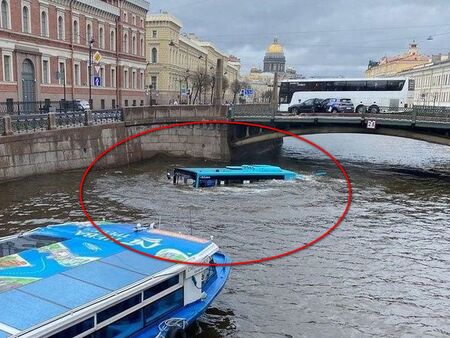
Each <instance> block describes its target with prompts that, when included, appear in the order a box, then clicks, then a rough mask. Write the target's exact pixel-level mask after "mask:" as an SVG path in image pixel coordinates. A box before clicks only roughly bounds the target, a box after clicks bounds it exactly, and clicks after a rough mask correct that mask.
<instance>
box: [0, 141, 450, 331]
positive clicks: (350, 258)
mask: <svg viewBox="0 0 450 338" xmlns="http://www.w3.org/2000/svg"><path fill="white" fill-rule="evenodd" d="M308 138H309V139H311V140H312V141H315V142H317V143H318V144H320V145H321V146H323V147H325V149H327V150H328V151H329V152H330V153H332V154H333V155H335V156H336V157H337V158H338V159H339V160H340V161H341V162H342V164H343V165H344V167H345V168H346V170H347V171H348V173H349V175H350V178H351V181H352V184H353V190H354V198H353V203H352V205H351V209H350V212H349V214H348V216H347V217H346V219H345V220H344V222H343V223H342V224H341V226H340V227H339V228H338V229H337V230H336V231H334V232H333V233H332V234H331V235H330V236H328V237H327V238H325V239H324V240H323V241H321V242H319V243H318V244H316V245H315V246H313V247H311V248H309V249H307V250H305V251H301V252H299V253H297V254H294V255H292V256H289V257H287V258H283V259H280V260H276V261H272V262H269V263H265V264H259V265H253V266H243V267H237V268H233V269H232V274H231V277H230V279H229V281H228V283H227V285H226V287H225V289H224V290H223V292H222V293H221V295H220V296H219V297H218V298H217V299H216V301H215V302H214V304H213V306H212V307H211V308H210V309H209V310H208V311H207V313H206V314H205V315H204V316H202V317H201V319H200V321H198V323H197V324H196V325H194V326H193V327H192V328H191V329H190V332H189V334H190V336H192V337H197V338H206V337H208V338H209V337H211V338H214V337H351V336H353V337H362V336H393V337H398V336H450V147H444V146H439V145H433V144H428V143H424V142H418V141H412V140H406V139H400V138H391V137H382V136H370V135H347V134H341V135H316V136H309V137H308ZM246 162H247V163H272V164H277V165H280V166H282V167H284V168H287V169H291V170H294V171H296V172H298V173H300V174H302V175H303V178H302V179H299V180H297V181H295V182H276V181H271V182H264V183H257V184H251V185H245V186H237V187H222V188H213V189H207V190H201V189H199V190H194V189H192V188H185V187H177V186H173V185H171V184H170V182H168V181H167V179H166V177H165V176H166V173H167V171H169V170H171V169H173V168H174V167H176V166H199V165H201V166H210V165H219V166H223V165H224V163H213V162H206V161H199V160H192V159H183V158H167V157H157V158H154V159H152V160H149V161H146V162H144V163H139V164H135V165H132V166H128V167H121V168H115V169H110V170H106V171H100V170H99V171H96V172H94V173H93V174H92V175H90V176H89V182H88V183H87V185H86V193H85V194H86V204H87V207H88V210H89V211H90V213H91V215H92V216H93V217H94V218H96V219H102V218H105V219H107V220H111V221H128V222H141V223H149V222H154V221H159V220H160V222H161V226H162V228H164V229H167V230H176V231H184V232H192V233H193V234H194V235H196V236H204V237H207V238H208V237H209V236H210V235H212V236H214V241H215V242H216V243H217V244H218V245H219V246H220V247H221V248H222V250H223V251H224V252H226V253H227V254H228V255H230V256H231V257H232V259H233V260H234V261H238V260H249V259H256V258H262V257H265V256H272V255H275V254H277V253H281V252H283V251H287V250H291V249H294V248H296V247H298V246H300V245H301V244H304V243H306V242H309V241H310V240H312V239H313V238H315V237H317V236H318V235H320V234H321V233H322V232H324V231H325V230H326V229H327V228H328V227H330V226H331V225H332V224H333V223H334V222H335V221H336V219H337V218H338V217H339V215H340V213H341V212H342V211H343V209H344V206H345V203H346V199H347V188H346V183H345V180H344V179H343V176H342V174H341V173H340V172H339V171H338V170H337V169H336V168H335V167H334V165H333V164H332V163H331V162H330V161H328V160H327V159H326V158H325V156H324V155H323V154H321V153H319V152H318V151H317V150H315V149H313V148H312V147H310V146H308V145H306V144H304V143H302V142H300V141H298V140H295V139H286V140H285V142H284V146H283V148H282V151H281V153H280V154H279V155H278V156H271V157H270V158H264V157H261V156H259V155H257V154H255V156H254V158H248V159H247V160H246ZM319 171H321V172H326V175H318V174H317V173H318V172H319ZM80 176H81V171H72V172H65V173H61V174H54V175H51V176H41V177H35V178H28V179H24V180H19V181H14V182H9V183H6V184H2V185H1V192H2V193H1V195H0V235H5V234H10V233H15V232H17V231H20V230H24V229H31V228H34V227H36V226H40V225H46V224H51V223H59V222H66V221H79V220H84V217H83V214H82V213H81V211H80V210H79V205H78V190H77V189H78V183H79V179H80Z"/></svg>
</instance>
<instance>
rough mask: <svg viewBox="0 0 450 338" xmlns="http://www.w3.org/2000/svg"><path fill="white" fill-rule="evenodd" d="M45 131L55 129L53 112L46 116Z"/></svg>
mask: <svg viewBox="0 0 450 338" xmlns="http://www.w3.org/2000/svg"><path fill="white" fill-rule="evenodd" d="M47 121H48V124H47V129H48V130H52V129H56V115H55V113H53V112H50V113H48V115H47Z"/></svg>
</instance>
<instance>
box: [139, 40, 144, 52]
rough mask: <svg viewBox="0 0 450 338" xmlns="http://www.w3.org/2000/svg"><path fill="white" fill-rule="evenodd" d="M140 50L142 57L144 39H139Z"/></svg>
mask: <svg viewBox="0 0 450 338" xmlns="http://www.w3.org/2000/svg"><path fill="white" fill-rule="evenodd" d="M139 48H140V50H141V56H144V39H143V38H141V43H140V46H139Z"/></svg>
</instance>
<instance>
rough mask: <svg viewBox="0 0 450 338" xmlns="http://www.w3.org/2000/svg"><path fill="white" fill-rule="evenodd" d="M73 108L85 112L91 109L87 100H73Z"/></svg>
mask: <svg viewBox="0 0 450 338" xmlns="http://www.w3.org/2000/svg"><path fill="white" fill-rule="evenodd" d="M74 106H75V108H76V109H77V110H81V111H87V110H90V109H91V106H90V105H89V102H88V101H87V100H75V103H74Z"/></svg>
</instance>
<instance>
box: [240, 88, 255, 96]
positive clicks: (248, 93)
mask: <svg viewBox="0 0 450 338" xmlns="http://www.w3.org/2000/svg"><path fill="white" fill-rule="evenodd" d="M241 95H244V96H252V95H253V89H251V88H245V89H242V90H241Z"/></svg>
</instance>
